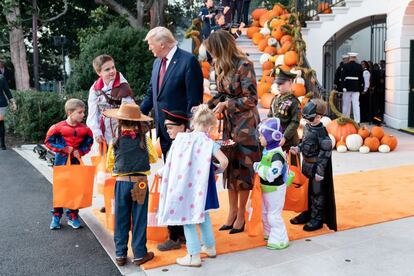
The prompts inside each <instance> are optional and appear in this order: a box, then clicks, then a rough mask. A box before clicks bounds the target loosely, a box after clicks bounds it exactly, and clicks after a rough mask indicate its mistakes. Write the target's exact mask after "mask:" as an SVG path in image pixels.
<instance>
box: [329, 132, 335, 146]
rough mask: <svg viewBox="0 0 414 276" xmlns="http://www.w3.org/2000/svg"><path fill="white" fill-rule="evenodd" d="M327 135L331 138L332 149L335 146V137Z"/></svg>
mask: <svg viewBox="0 0 414 276" xmlns="http://www.w3.org/2000/svg"><path fill="white" fill-rule="evenodd" d="M328 135H329V138H331V142H332V149H334V148H335V145H336V140H335V137H334V136H333V135H332V134H328Z"/></svg>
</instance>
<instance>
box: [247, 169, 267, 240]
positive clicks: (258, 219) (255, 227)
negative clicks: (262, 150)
mask: <svg viewBox="0 0 414 276" xmlns="http://www.w3.org/2000/svg"><path fill="white" fill-rule="evenodd" d="M245 221H246V227H247V234H248V235H249V236H250V237H255V236H258V235H260V234H261V233H262V231H263V227H262V190H261V188H260V178H259V176H258V175H257V174H255V176H254V184H253V189H252V191H251V193H250V197H249V200H248V202H247V208H246V214H245Z"/></svg>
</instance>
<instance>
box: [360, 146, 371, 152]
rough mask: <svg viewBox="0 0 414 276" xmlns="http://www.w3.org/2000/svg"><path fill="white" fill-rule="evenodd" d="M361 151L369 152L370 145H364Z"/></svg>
mask: <svg viewBox="0 0 414 276" xmlns="http://www.w3.org/2000/svg"><path fill="white" fill-rule="evenodd" d="M359 152H360V153H368V152H369V147H367V146H362V147H360V148H359Z"/></svg>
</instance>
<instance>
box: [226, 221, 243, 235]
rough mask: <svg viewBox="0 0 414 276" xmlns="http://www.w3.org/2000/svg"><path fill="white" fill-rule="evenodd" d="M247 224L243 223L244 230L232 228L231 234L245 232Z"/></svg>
mask: <svg viewBox="0 0 414 276" xmlns="http://www.w3.org/2000/svg"><path fill="white" fill-rule="evenodd" d="M245 224H246V223H245V222H244V223H243V226H242V228H240V229H237V228H232V229H231V230H230V232H229V234H237V233H241V232H244V225H245Z"/></svg>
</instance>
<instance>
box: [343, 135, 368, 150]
mask: <svg viewBox="0 0 414 276" xmlns="http://www.w3.org/2000/svg"><path fill="white" fill-rule="evenodd" d="M345 143H346V147H347V148H348V149H349V150H350V151H358V150H359V148H360V147H361V146H362V144H363V143H364V139H362V137H361V135H359V134H350V135H348V136H347V137H346V139H345Z"/></svg>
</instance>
